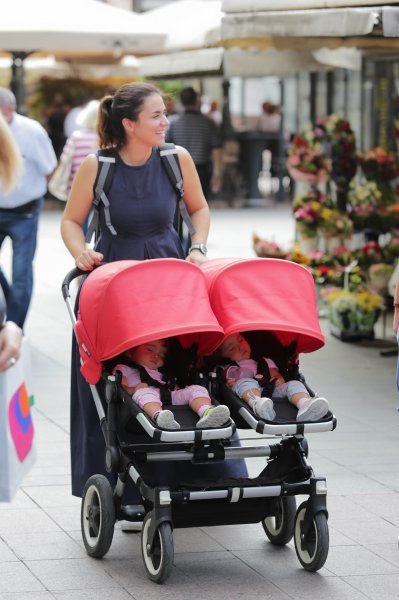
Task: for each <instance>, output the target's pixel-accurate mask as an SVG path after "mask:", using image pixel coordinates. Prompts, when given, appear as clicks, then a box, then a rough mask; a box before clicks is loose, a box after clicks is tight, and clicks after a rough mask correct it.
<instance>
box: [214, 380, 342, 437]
mask: <svg viewBox="0 0 399 600" xmlns="http://www.w3.org/2000/svg"><path fill="white" fill-rule="evenodd" d="M272 400H273V405H274V410H275V411H276V417H275V418H274V420H273V421H266V420H264V419H261V418H259V417H258V416H257V415H256V414H255V413H254V411H253V410H252V409H251V407H250V406H249V405H248V404H247V403H246V402H244V401H243V400H241V398H239V397H238V396H237V394H235V393H234V392H233V391H232V390H231V389H229V388H228V387H227V386H226V385H224V384H221V385H220V401H221V402H223V403H224V404H226V405H227V406H228V407H229V409H230V414H231V417H232V419H233V420H234V422H235V424H236V425H237V427H238V428H239V429H248V428H250V429H253V430H254V431H256V432H257V433H261V434H267V435H297V434H304V433H320V432H323V431H333V430H334V429H335V427H336V425H337V420H336V418H335V417H334V415H333V414H332V413H331V412H330V411H329V412H328V413H327V414H326V415H325V416H324V417H323V418H322V419H319V420H318V421H300V422H298V421H297V420H296V415H297V412H298V410H297V408H296V407H295V406H294V405H293V404H291V403H290V402H289V401H288V398H274V397H273V396H272Z"/></svg>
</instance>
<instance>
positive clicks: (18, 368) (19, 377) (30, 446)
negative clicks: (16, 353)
mask: <svg viewBox="0 0 399 600" xmlns="http://www.w3.org/2000/svg"><path fill="white" fill-rule="evenodd" d="M30 358H31V356H30V350H29V342H28V340H27V339H25V338H24V340H23V342H22V348H21V356H20V358H19V359H18V360H17V362H16V363H15V365H13V366H12V367H10V368H9V369H7V371H4V372H3V373H0V502H9V501H11V500H12V499H13V497H14V495H15V493H16V491H17V490H18V487H19V486H20V484H21V483H22V481H23V479H24V477H25V475H27V474H28V473H29V471H30V470H31V468H32V466H33V464H34V462H35V459H36V447H35V441H34V437H35V430H34V424H33V419H32V406H33V402H34V397H33V391H32V369H31V362H30Z"/></svg>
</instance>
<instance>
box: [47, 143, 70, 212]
mask: <svg viewBox="0 0 399 600" xmlns="http://www.w3.org/2000/svg"><path fill="white" fill-rule="evenodd" d="M71 169H72V154H71V155H70V157H68V158H66V159H65V160H61V161H60V162H59V163H58V167H57V168H56V170H55V171H54V173H53V175H52V176H51V178H50V180H49V182H48V190H49V192H50V194H52V195H53V196H55V197H56V198H57V200H62V201H63V202H66V201H67V200H68V193H69V187H68V183H69V178H70V176H71Z"/></svg>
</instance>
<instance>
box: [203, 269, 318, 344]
mask: <svg viewBox="0 0 399 600" xmlns="http://www.w3.org/2000/svg"><path fill="white" fill-rule="evenodd" d="M201 268H202V270H203V272H204V274H205V279H206V281H207V286H208V292H209V299H210V302H211V306H212V309H213V312H214V313H215V315H216V317H217V319H218V321H219V323H220V324H221V325H222V327H223V329H224V333H225V337H227V336H228V335H231V334H232V333H239V332H244V331H258V330H263V331H265V330H267V331H270V332H272V333H273V334H274V335H275V336H276V338H277V339H278V340H279V341H280V342H281V344H283V345H284V346H288V345H289V344H290V343H291V342H292V341H295V342H297V352H298V353H299V352H313V351H314V350H318V349H319V348H321V347H322V346H323V345H324V336H323V334H322V332H321V330H320V325H319V320H318V315H317V307H316V293H315V287H314V282H313V278H312V275H311V273H310V272H309V271H308V270H307V269H306V268H305V267H303V266H301V265H298V264H296V263H293V262H290V261H287V260H280V259H273V258H254V259H234V258H222V259H215V260H208V261H206V262H204V263H203V264H202V265H201Z"/></svg>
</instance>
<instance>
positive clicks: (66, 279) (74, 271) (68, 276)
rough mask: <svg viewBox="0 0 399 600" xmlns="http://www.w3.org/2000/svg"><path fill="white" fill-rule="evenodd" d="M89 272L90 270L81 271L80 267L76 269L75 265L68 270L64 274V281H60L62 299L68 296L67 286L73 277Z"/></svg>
mask: <svg viewBox="0 0 399 600" xmlns="http://www.w3.org/2000/svg"><path fill="white" fill-rule="evenodd" d="M89 272H90V271H83V270H82V269H78V267H75V268H74V269H72V270H71V271H69V273H67V274H66V275H65V277H64V281H63V282H62V285H61V290H62V295H63V297H64V300H66V299H67V298H70V294H69V286H70V285H71V283H72V281H73V280H74V279H76V278H77V277H80V276H81V275H87V273H89Z"/></svg>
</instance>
